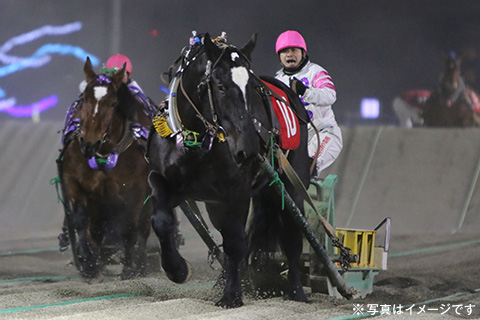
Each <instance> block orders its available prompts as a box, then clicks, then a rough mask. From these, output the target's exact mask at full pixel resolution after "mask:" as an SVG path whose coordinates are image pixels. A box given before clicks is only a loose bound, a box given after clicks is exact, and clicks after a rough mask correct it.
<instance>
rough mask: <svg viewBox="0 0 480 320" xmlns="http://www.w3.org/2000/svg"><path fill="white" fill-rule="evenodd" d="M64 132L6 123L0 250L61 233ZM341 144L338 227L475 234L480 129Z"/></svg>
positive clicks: (398, 133) (392, 134) (359, 134)
mask: <svg viewBox="0 0 480 320" xmlns="http://www.w3.org/2000/svg"><path fill="white" fill-rule="evenodd" d="M62 126H63V123H62V122H58V121H57V122H53V121H50V122H49V121H41V122H38V123H31V122H25V121H16V120H12V121H4V122H1V124H0V150H1V153H0V172H1V178H0V219H1V221H0V244H1V245H0V249H2V248H1V247H4V246H7V247H8V244H9V243H10V242H14V241H17V240H24V239H29V238H41V237H51V236H56V235H58V233H59V232H60V228H61V225H62V221H63V207H62V205H61V203H59V202H58V201H57V192H56V189H55V186H54V185H51V184H50V181H51V179H53V178H55V177H56V176H57V171H56V170H57V169H56V164H55V160H56V158H57V156H58V151H59V149H60V147H61V143H60V139H61V134H60V133H59V130H60V129H61V128H62ZM343 138H344V148H343V150H342V153H341V155H340V157H339V158H338V159H337V161H336V162H335V163H334V164H333V165H332V166H331V167H330V168H328V169H327V170H325V171H324V172H323V173H322V175H325V176H326V175H327V174H330V173H331V174H336V175H338V178H339V183H338V185H337V187H336V189H335V211H336V225H337V227H351V228H364V229H372V228H374V227H375V226H376V225H377V224H378V223H379V222H380V221H382V220H383V219H384V218H385V217H387V216H389V217H391V218H392V233H397V234H409V233H419V232H422V233H452V232H478V231H477V228H478V226H479V225H480V217H479V216H480V214H479V213H480V181H478V180H479V178H478V175H479V170H480V129H427V128H417V129H411V130H405V129H401V128H396V127H356V128H343ZM9 249H11V247H10V248H9Z"/></svg>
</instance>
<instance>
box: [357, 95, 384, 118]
mask: <svg viewBox="0 0 480 320" xmlns="http://www.w3.org/2000/svg"><path fill="white" fill-rule="evenodd" d="M360 112H361V114H362V118H363V119H377V118H378V117H379V116H380V101H378V99H377V98H363V99H362V102H361V105H360Z"/></svg>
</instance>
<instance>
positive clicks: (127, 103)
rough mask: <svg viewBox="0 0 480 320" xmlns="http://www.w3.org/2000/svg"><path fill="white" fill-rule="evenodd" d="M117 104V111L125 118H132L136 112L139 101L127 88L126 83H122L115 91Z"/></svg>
mask: <svg viewBox="0 0 480 320" xmlns="http://www.w3.org/2000/svg"><path fill="white" fill-rule="evenodd" d="M117 96H118V106H117V111H118V112H119V113H120V114H121V115H122V116H123V117H125V118H127V119H129V120H134V119H135V115H136V112H137V108H136V106H137V105H138V104H139V103H140V102H139V101H138V100H137V98H135V96H134V95H133V93H132V92H131V91H130V89H129V88H128V85H127V84H125V83H123V82H122V84H121V85H120V88H118V91H117Z"/></svg>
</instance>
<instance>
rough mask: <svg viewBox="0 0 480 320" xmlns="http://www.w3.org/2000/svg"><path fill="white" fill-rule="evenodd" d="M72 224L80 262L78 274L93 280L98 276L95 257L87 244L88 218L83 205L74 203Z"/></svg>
mask: <svg viewBox="0 0 480 320" xmlns="http://www.w3.org/2000/svg"><path fill="white" fill-rule="evenodd" d="M72 222H73V227H74V229H75V230H76V231H77V235H78V251H77V254H78V258H79V262H80V273H81V275H82V277H83V278H85V279H92V278H95V277H96V276H97V275H98V267H97V256H96V255H95V254H94V253H93V252H92V250H91V248H90V246H89V243H88V238H87V233H88V217H87V213H86V208H85V205H84V204H83V203H80V202H77V203H74V205H73V212H72Z"/></svg>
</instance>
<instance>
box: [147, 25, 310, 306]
mask: <svg viewBox="0 0 480 320" xmlns="http://www.w3.org/2000/svg"><path fill="white" fill-rule="evenodd" d="M255 43H256V35H254V36H252V38H251V39H250V40H249V41H248V43H247V44H246V45H245V46H244V47H243V48H241V49H238V48H236V47H234V46H231V45H227V44H226V43H225V42H224V41H223V42H222V40H221V39H219V38H217V39H216V40H215V41H212V40H211V38H210V36H209V35H208V34H204V35H198V36H196V35H194V37H192V38H191V39H190V46H189V47H187V48H185V50H184V53H183V55H182V56H181V57H180V61H181V62H180V63H179V65H177V66H176V67H178V70H177V72H176V73H175V74H174V77H173V79H171V83H170V92H171V93H170V96H169V99H168V109H167V108H165V109H164V110H163V112H162V113H161V114H159V116H158V118H157V119H156V120H154V125H155V126H156V128H157V132H153V134H151V135H150V142H149V149H148V156H149V162H150V164H151V168H152V171H151V173H150V176H149V182H150V185H151V187H152V199H153V203H154V212H153V216H152V227H153V229H154V231H155V233H156V235H157V237H158V239H159V242H160V245H161V252H162V253H161V260H162V266H163V269H164V270H165V272H166V274H167V276H168V277H169V278H170V279H171V280H172V281H174V282H177V283H183V282H185V281H187V280H188V279H189V277H190V274H191V269H190V265H189V263H188V262H186V260H185V259H184V258H183V257H182V256H181V255H180V253H179V252H178V250H177V248H176V246H175V240H174V227H175V218H174V212H173V208H174V207H176V206H177V205H179V203H180V202H182V201H183V200H188V199H194V200H199V201H203V202H205V206H206V209H207V211H208V215H209V217H210V220H211V222H212V224H213V225H214V227H215V228H216V229H218V230H219V231H220V233H221V235H222V238H223V249H224V252H225V256H226V258H225V261H224V263H223V265H224V274H225V277H226V282H225V287H224V291H223V295H222V297H221V299H220V300H219V301H218V302H217V303H216V305H217V306H222V307H226V308H232V307H239V306H241V305H243V302H242V292H241V286H240V280H241V274H240V267H241V265H242V264H243V262H245V261H246V257H247V252H248V245H247V235H246V231H245V226H246V221H247V215H248V212H249V205H250V199H251V198H252V197H253V204H254V209H253V212H254V213H253V214H254V217H253V218H252V221H259V223H258V224H253V225H252V228H251V232H252V234H251V236H250V239H252V241H253V242H254V243H252V247H250V248H257V247H260V246H261V245H263V243H259V242H256V241H259V240H260V239H263V238H265V237H266V236H268V235H271V236H273V237H276V238H277V239H278V238H279V239H280V242H281V246H282V248H283V250H284V252H285V255H286V257H287V259H288V263H289V274H288V278H289V283H290V289H289V291H288V297H289V298H290V299H293V300H296V301H306V300H307V299H306V295H305V293H304V291H303V288H302V284H301V282H300V255H301V252H302V233H301V230H300V228H299V227H298V226H297V225H296V224H295V222H294V220H293V219H292V218H291V216H290V215H289V214H287V213H286V212H282V199H281V197H280V196H277V195H276V194H275V191H274V190H273V188H269V187H268V181H266V180H265V178H264V177H263V176H262V175H260V174H259V171H260V162H259V161H260V160H259V155H260V156H266V155H267V154H269V152H270V154H271V152H272V150H275V146H276V144H275V143H276V141H277V138H278V135H276V134H275V130H273V128H274V126H273V124H272V123H273V122H274V121H277V120H273V118H274V117H275V116H274V115H273V114H272V113H273V111H271V110H270V109H269V108H268V107H267V104H266V102H267V100H268V99H269V98H267V95H266V92H270V90H269V89H268V88H267V87H266V86H265V85H264V83H263V82H262V81H261V80H260V79H259V78H258V77H257V76H255V75H254V74H253V72H252V71H251V70H250V55H251V52H252V50H253V49H254V47H255ZM284 89H285V90H287V91H288V90H289V89H288V88H287V87H285V86H284ZM291 92H292V91H290V93H291ZM296 99H297V100H296V102H297V103H298V104H299V105H297V108H298V109H297V110H296V112H297V116H298V118H300V119H307V118H308V117H307V114H306V111H305V109H304V108H303V105H302V104H301V102H300V100H299V99H298V97H296ZM291 125H293V126H295V127H294V128H293V127H292V129H295V131H298V133H300V137H301V138H300V141H299V146H298V148H296V149H295V150H290V152H289V154H288V159H289V160H290V163H291V165H292V167H293V168H295V170H296V171H297V173H298V176H299V177H300V178H301V181H302V183H303V184H304V185H308V182H309V175H310V173H309V164H310V163H309V158H308V154H307V128H306V122H304V121H300V125H298V124H297V125H295V124H291ZM272 141H273V142H275V143H274V144H272ZM267 158H268V159H270V157H269V156H268V157H267ZM281 178H285V176H284V175H283V174H282V175H281ZM284 180H286V179H284ZM285 186H286V189H287V191H288V192H289V193H290V195H291V196H292V198H293V199H294V200H295V202H296V204H297V206H298V207H299V208H300V209H301V210H303V198H302V196H301V195H300V194H299V193H297V192H295V190H294V188H293V186H292V184H291V183H290V182H289V181H286V182H285ZM262 218H263V223H260V220H262ZM268 219H269V220H268ZM261 227H266V228H267V227H268V228H269V229H268V230H267V229H261V230H260V228H261ZM256 235H257V236H256ZM252 250H253V249H252Z"/></svg>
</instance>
